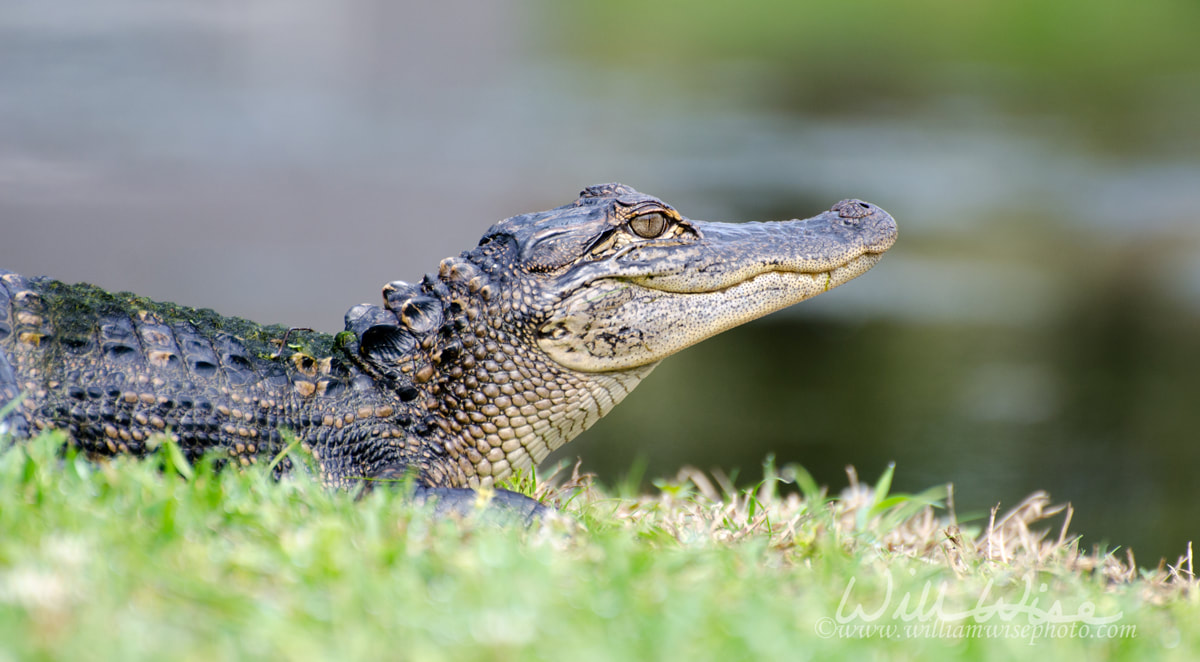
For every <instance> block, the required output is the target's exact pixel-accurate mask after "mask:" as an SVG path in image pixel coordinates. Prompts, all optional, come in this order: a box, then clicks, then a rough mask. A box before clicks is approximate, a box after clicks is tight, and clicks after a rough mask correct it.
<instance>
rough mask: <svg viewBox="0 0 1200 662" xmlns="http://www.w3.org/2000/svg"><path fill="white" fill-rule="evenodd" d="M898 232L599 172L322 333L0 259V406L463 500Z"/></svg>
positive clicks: (115, 447) (851, 272) (860, 213)
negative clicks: (762, 219) (679, 200)
mask: <svg viewBox="0 0 1200 662" xmlns="http://www.w3.org/2000/svg"><path fill="white" fill-rule="evenodd" d="M895 236H896V225H895V222H894V221H893V220H892V218H891V217H890V216H889V215H888V214H887V213H886V212H884V211H883V210H881V209H879V208H877V207H874V206H872V205H868V204H867V203H862V202H859V201H857V200H846V201H842V202H840V203H838V204H837V205H835V206H834V208H833V209H832V210H830V211H828V212H825V213H823V214H821V215H819V216H816V217H814V218H811V219H806V220H798V221H781V222H774V223H747V224H724V223H707V222H702V221H694V220H690V219H687V218H684V217H683V216H681V215H679V214H678V212H676V211H675V210H674V209H673V208H671V207H670V206H668V205H666V204H665V203H663V202H662V201H660V200H657V199H655V198H652V197H650V196H647V195H644V194H641V193H638V192H637V191H634V190H633V189H631V188H628V187H626V186H622V185H619V184H606V185H602V186H596V187H591V188H588V189H585V190H584V192H583V193H582V194H581V197H580V199H579V200H577V201H576V202H574V203H572V204H570V205H566V206H563V207H559V208H556V209H552V210H549V211H546V212H540V213H535V214H526V215H522V216H515V217H513V218H510V219H507V220H504V221H501V222H500V223H497V224H496V225H494V226H493V227H492V228H491V229H489V230H488V232H487V233H486V234H485V235H484V237H483V239H482V240H481V241H480V244H479V246H478V247H476V248H475V249H473V250H471V251H467V252H464V253H462V254H461V255H460V256H459V257H456V258H447V259H446V260H443V261H442V264H441V268H440V270H439V272H438V273H437V274H430V275H427V276H426V277H425V278H424V280H422V281H421V282H420V283H418V284H415V285H410V284H407V283H403V282H399V281H397V282H394V283H390V284H388V285H387V286H385V287H384V305H383V306H382V307H380V306H373V305H368V304H362V305H359V306H355V307H354V308H352V309H351V310H350V311H349V312H348V313H347V315H346V331H344V332H343V333H340V334H338V335H337V336H329V335H325V334H319V333H312V332H297V331H292V332H290V333H289V331H288V329H286V328H284V327H280V326H259V325H256V324H253V323H251V322H247V321H245V320H241V319H236V318H225V317H220V316H218V315H216V314H215V313H213V312H212V311H209V310H196V309H192V308H185V307H182V306H176V305H173V304H163V303H155V302H151V301H148V300H146V299H144V298H141V297H137V296H134V295H131V294H127V293H121V294H109V293H107V292H104V291H102V290H100V289H98V288H95V287H92V286H90V285H65V284H63V283H59V282H57V281H52V280H49V279H44V278H24V277H21V276H18V275H16V274H12V273H8V272H0V406H3V404H5V403H7V402H9V401H11V400H12V399H14V398H15V397H16V396H17V394H18V393H19V392H24V393H25V394H26V397H25V400H24V401H23V402H22V403H21V404H20V406H19V407H18V408H17V409H16V411H15V413H14V414H13V415H11V416H10V417H9V419H8V420H7V421H5V422H0V424H4V425H7V427H8V428H10V430H11V431H13V432H15V433H16V435H17V436H18V437H23V436H28V435H30V434H32V433H34V432H36V431H37V430H42V429H49V428H58V429H63V430H66V431H67V433H68V434H69V436H70V437H71V439H72V440H74V442H75V443H77V444H78V445H79V446H80V447H81V448H83V449H85V450H86V451H87V452H89V453H92V454H96V455H111V454H114V453H126V452H127V453H134V454H143V453H145V452H146V451H147V446H146V441H147V439H148V438H149V437H150V435H152V434H154V433H157V432H161V433H166V434H170V435H171V436H172V437H173V438H175V439H176V440H177V441H178V443H179V444H180V446H181V447H182V449H183V450H184V452H185V453H186V454H187V455H188V456H189V457H191V458H195V457H198V456H199V455H201V454H202V453H204V452H207V451H212V450H219V451H220V452H223V453H227V454H228V455H229V456H230V457H231V458H234V459H235V460H236V461H238V462H241V463H242V464H248V463H251V462H255V461H256V460H257V459H258V458H262V457H269V456H271V455H274V454H275V453H277V452H279V450H280V449H281V445H282V440H281V437H280V434H279V430H280V429H283V428H286V429H290V430H292V431H293V432H294V433H295V434H296V435H297V437H298V438H299V439H300V440H301V441H302V442H303V444H304V447H305V448H306V449H308V450H310V451H311V452H312V454H313V456H314V457H315V458H316V460H317V464H318V466H319V467H320V472H321V476H322V478H323V480H324V481H326V482H327V483H328V484H330V485H333V486H340V487H345V486H349V485H352V484H357V483H360V482H361V481H364V480H365V481H372V480H384V479H393V478H399V477H402V476H404V475H406V474H410V473H411V474H413V475H414V476H415V478H416V483H417V484H418V486H419V489H422V488H423V489H425V490H426V491H427V492H428V493H430V494H434V495H436V496H437V497H439V498H440V499H442V500H445V501H447V502H451V503H454V504H458V505H461V504H465V503H467V502H468V501H473V499H474V496H473V494H472V493H471V492H470V491H469V490H466V489H462V488H469V487H480V486H490V485H492V484H493V482H494V481H496V480H499V479H501V478H503V477H505V476H507V475H508V474H509V473H510V472H511V471H512V469H513V468H516V467H525V466H529V465H530V464H532V463H536V462H540V461H541V460H542V459H543V458H545V456H546V455H548V454H549V453H550V452H551V451H552V450H554V449H555V448H557V447H559V446H561V445H562V444H563V443H566V442H567V441H569V440H570V439H572V438H573V437H575V436H576V435H578V434H579V433H581V432H582V431H583V430H584V429H586V428H587V427H588V426H590V425H592V424H593V423H594V422H596V421H597V420H599V418H600V417H602V416H603V415H604V414H606V413H607V412H608V411H609V410H610V409H611V408H612V407H613V406H614V405H615V404H616V403H617V402H619V401H620V400H621V399H622V398H624V397H625V396H626V395H627V394H628V393H629V391H630V390H632V389H633V387H634V386H636V385H637V383H638V382H639V381H640V380H641V379H642V378H643V377H645V376H646V375H647V374H649V372H650V371H651V370H652V369H653V368H654V366H655V365H657V363H658V362H659V361H661V360H662V359H663V358H665V357H666V356H669V355H670V354H673V353H675V352H677V351H679V350H680V349H683V348H684V347H687V346H689V345H691V344H694V343H696V342H699V341H700V340H703V339H704V338H707V337H710V336H712V335H715V334H716V333H720V332H721V331H724V330H726V329H728V328H731V327H733V326H736V325H738V324H741V323H743V322H746V321H749V320H751V319H754V318H757V317H760V316H762V315H765V314H767V313H769V312H772V311H774V310H778V309H780V308H783V307H786V306H788V305H791V304H793V303H796V302H798V301H801V300H803V299H807V298H809V297H812V296H815V295H817V294H819V293H821V292H824V291H827V290H828V289H830V288H832V287H835V286H837V285H839V284H841V283H843V282H845V281H847V280H850V279H851V278H854V277H856V276H858V275H860V274H862V273H864V272H865V271H867V270H868V269H869V268H870V267H871V266H873V265H874V264H875V263H876V262H877V261H878V259H879V257H880V256H881V255H882V253H883V252H884V251H886V250H887V249H888V248H890V247H891V245H892V243H893V242H894V241H895ZM285 336H286V341H285ZM285 343H286V344H285ZM285 469H286V467H285ZM504 498H506V499H510V501H511V502H512V503H514V504H516V505H517V506H518V507H522V506H521V498H519V497H515V496H511V497H510V496H505V497H504Z"/></svg>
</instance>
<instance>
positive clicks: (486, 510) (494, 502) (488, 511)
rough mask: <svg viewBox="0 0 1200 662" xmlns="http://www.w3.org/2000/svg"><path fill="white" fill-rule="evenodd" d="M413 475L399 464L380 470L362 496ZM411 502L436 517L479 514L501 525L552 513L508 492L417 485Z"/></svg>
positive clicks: (531, 500) (550, 509)
mask: <svg viewBox="0 0 1200 662" xmlns="http://www.w3.org/2000/svg"><path fill="white" fill-rule="evenodd" d="M411 475H412V471H411V469H410V468H409V467H408V466H406V465H402V464H391V465H388V466H385V467H383V468H381V469H380V470H379V471H378V472H376V473H375V474H374V475H372V476H371V478H370V479H369V480H366V481H364V488H363V494H364V495H365V494H367V493H369V492H370V491H371V490H372V489H375V488H376V487H377V486H380V485H386V484H400V483H403V482H405V479H406V478H408V477H410V476H411ZM412 498H413V501H414V502H415V503H417V504H418V505H424V506H429V507H430V508H431V511H432V513H433V515H434V516H435V517H446V516H451V515H454V516H458V517H470V516H473V515H477V514H482V515H483V516H484V517H488V518H491V517H496V518H500V519H501V520H504V521H512V520H516V521H519V522H521V523H523V524H525V525H527V526H528V525H531V524H533V523H534V522H536V521H538V520H540V519H541V518H543V517H545V516H546V515H548V514H550V513H551V512H553V510H554V509H553V508H549V507H547V506H544V505H542V503H541V502H539V501H537V500H536V499H531V498H529V497H527V496H525V495H524V494H518V493H517V492H513V491H511V490H502V489H494V490H486V491H476V490H473V489H471V488H469V487H430V486H427V485H421V484H417V485H416V486H415V488H414V489H413V494H412Z"/></svg>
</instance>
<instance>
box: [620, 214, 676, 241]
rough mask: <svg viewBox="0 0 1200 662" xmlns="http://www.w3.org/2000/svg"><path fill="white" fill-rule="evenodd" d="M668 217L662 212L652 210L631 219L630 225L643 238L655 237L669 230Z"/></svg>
mask: <svg viewBox="0 0 1200 662" xmlns="http://www.w3.org/2000/svg"><path fill="white" fill-rule="evenodd" d="M667 225H668V223H667V217H666V216H663V215H662V213H660V212H650V213H649V214H642V215H640V216H634V217H633V218H631V219H629V227H630V228H631V229H632V230H633V231H634V233H636V234H637V236H639V237H641V238H643V239H653V238H655V237H657V236H659V235H660V234H662V233H663V232H666V230H667Z"/></svg>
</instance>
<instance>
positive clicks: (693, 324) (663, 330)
mask: <svg viewBox="0 0 1200 662" xmlns="http://www.w3.org/2000/svg"><path fill="white" fill-rule="evenodd" d="M895 240H896V222H895V221H894V220H892V217H891V216H890V215H888V213H887V212H885V211H883V210H882V209H880V208H878V207H876V206H874V205H871V204H868V203H866V202H861V201H859V200H843V201H841V202H839V203H837V204H836V205H834V206H833V208H832V209H830V210H829V211H827V212H825V213H823V214H820V215H819V216H816V217H813V218H809V219H804V220H790V221H778V222H771V223H741V224H735V223H710V222H704V221H697V220H692V219H689V218H686V217H684V216H682V215H681V214H680V213H679V212H677V211H675V209H674V208H672V207H671V206H670V205H668V204H666V203H664V202H662V201H661V200H658V199H657V198H654V197H651V196H648V195H645V194H642V193H639V192H637V191H635V190H633V189H632V188H629V187H628V186H624V185H621V184H606V185H602V186H594V187H591V188H588V189H585V190H584V191H583V193H582V194H581V197H580V198H579V200H577V201H576V202H575V203H574V204H571V205H568V206H565V207H559V208H558V209H554V210H551V211H547V212H541V213H538V214H527V215H524V216H517V217H514V218H510V219H508V220H505V221H502V222H500V223H498V224H497V225H495V226H494V227H492V229H491V230H490V231H489V232H488V233H487V234H486V235H485V236H484V239H483V241H484V243H485V244H486V243H495V242H497V241H506V242H509V243H510V245H511V251H512V252H513V253H514V254H515V255H517V256H519V259H518V260H516V262H515V264H517V265H519V266H520V268H521V269H522V271H523V272H524V273H523V274H522V275H521V278H520V281H519V282H520V283H521V286H522V290H523V291H529V289H531V288H530V285H532V294H533V296H532V297H531V298H532V300H533V301H536V302H537V304H538V305H537V306H536V308H537V310H538V311H539V312H540V315H535V317H534V321H535V326H536V329H537V339H536V341H537V345H538V347H539V348H541V350H542V351H543V352H545V353H546V355H547V356H549V357H550V358H552V359H553V360H554V361H555V362H557V363H558V364H560V365H562V366H564V367H566V368H569V369H571V370H577V371H581V372H589V373H591V372H608V371H614V370H628V369H631V368H636V367H639V366H646V365H650V364H653V363H656V362H658V361H661V360H662V359H663V358H665V357H667V356H670V355H671V354H674V353H675V352H678V351H679V350H681V349H683V348H685V347H688V346H690V345H693V344H695V343H697V342H700V341H701V340H704V339H705V338H709V337H711V336H713V335H716V334H718V333H720V332H722V331H725V330H727V329H730V328H732V327H734V326H737V325H739V324H742V323H744V322H748V321H750V320H752V319H756V318H758V317H762V316H763V315H766V314H768V313H771V312H774V311H776V310H779V309H781V308H784V307H787V306H790V305H792V304H794V303H797V302H799V301H803V300H805V299H808V298H811V297H814V296H816V295H818V294H820V293H822V292H825V291H828V290H829V289H831V288H833V287H836V286H838V285H841V284H842V283H844V282H846V281H848V280H850V279H852V278H854V277H856V276H859V275H861V274H863V273H865V272H866V271H867V270H868V269H870V268H871V267H872V266H874V265H875V263H877V262H878V261H879V259H880V257H881V256H882V255H883V253H884V251H886V250H888V249H889V248H890V247H891V246H892V244H893V243H894V242H895Z"/></svg>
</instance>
